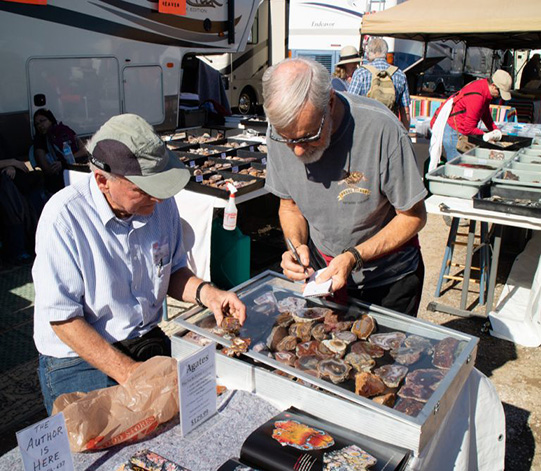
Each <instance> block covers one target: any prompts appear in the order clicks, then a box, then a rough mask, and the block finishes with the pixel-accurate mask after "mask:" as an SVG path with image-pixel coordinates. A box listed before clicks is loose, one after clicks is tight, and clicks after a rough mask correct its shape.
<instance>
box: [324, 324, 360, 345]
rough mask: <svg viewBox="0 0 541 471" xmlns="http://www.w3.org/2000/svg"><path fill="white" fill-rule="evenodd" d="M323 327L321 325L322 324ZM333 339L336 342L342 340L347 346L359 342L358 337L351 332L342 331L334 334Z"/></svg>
mask: <svg viewBox="0 0 541 471" xmlns="http://www.w3.org/2000/svg"><path fill="white" fill-rule="evenodd" d="M320 325H321V324H320ZM332 338H333V339H335V340H341V341H342V342H344V343H345V344H346V345H349V344H350V343H353V342H355V341H356V340H357V336H356V335H355V334H354V333H353V332H351V331H349V330H342V331H340V332H338V331H336V332H333V333H332Z"/></svg>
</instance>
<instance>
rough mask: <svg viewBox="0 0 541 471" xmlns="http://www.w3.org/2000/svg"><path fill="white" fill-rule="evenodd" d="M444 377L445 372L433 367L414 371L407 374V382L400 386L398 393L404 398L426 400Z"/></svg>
mask: <svg viewBox="0 0 541 471" xmlns="http://www.w3.org/2000/svg"><path fill="white" fill-rule="evenodd" d="M443 377H444V373H442V372H441V371H440V370H436V369H432V368H428V369H420V370H415V371H412V372H411V373H409V374H408V375H407V376H406V383H405V384H404V386H402V387H401V388H400V391H398V395H399V396H400V397H403V398H404V399H414V400H416V401H421V402H426V401H428V399H430V396H431V395H432V393H433V392H434V391H435V390H436V388H437V387H438V385H439V384H440V382H441V380H442V379H443Z"/></svg>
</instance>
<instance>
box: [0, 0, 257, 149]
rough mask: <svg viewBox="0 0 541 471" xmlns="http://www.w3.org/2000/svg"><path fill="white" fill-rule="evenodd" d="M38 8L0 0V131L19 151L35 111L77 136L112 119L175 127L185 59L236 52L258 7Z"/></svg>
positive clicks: (190, 2) (211, 0)
mask: <svg viewBox="0 0 541 471" xmlns="http://www.w3.org/2000/svg"><path fill="white" fill-rule="evenodd" d="M21 1H22V0H21ZM44 3H46V4H45V5H33V4H27V3H19V2H18V1H17V0H14V1H9V2H6V1H0V24H1V25H2V37H1V39H0V42H1V45H2V47H1V51H2V52H1V58H2V74H1V76H0V133H1V134H2V135H3V136H4V137H6V138H7V137H9V139H10V141H11V142H13V143H14V144H17V146H18V148H17V150H19V151H20V150H21V148H23V146H26V147H25V148H28V144H29V142H30V133H31V132H32V127H31V117H32V116H33V113H34V111H35V110H36V109H38V108H42V107H46V108H49V109H51V111H53V113H54V114H55V115H56V117H57V119H58V120H61V121H64V122H65V123H67V124H69V126H70V127H72V128H73V129H74V130H75V131H76V132H77V133H78V134H80V135H82V136H85V135H89V134H91V133H93V132H94V131H95V130H96V129H98V128H99V126H101V124H103V123H104V122H105V121H106V120H107V119H109V118H110V117H111V116H114V115H116V114H120V113H137V114H139V115H141V116H143V117H144V118H145V119H146V120H147V121H149V122H150V123H151V124H153V125H154V126H155V127H156V128H157V129H158V130H163V131H165V130H173V129H175V128H176V127H177V124H178V108H179V94H180V84H181V79H182V69H181V64H182V59H183V57H184V56H185V55H186V54H189V53H193V54H199V53H206V52H211V51H212V52H216V53H223V52H238V51H241V50H242V49H243V48H244V47H245V46H246V43H247V41H248V37H249V35H250V32H251V28H252V23H253V20H254V16H255V14H256V12H257V8H258V5H259V1H258V0H235V1H233V0H230V1H228V2H221V1H217V0H186V14H185V15H182V16H179V15H172V14H164V13H160V12H159V11H158V2H157V1H156V0H154V1H152V0H79V1H76V2H74V1H73V0H47V1H46V2H44ZM17 146H16V147H17Z"/></svg>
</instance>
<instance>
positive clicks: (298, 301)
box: [278, 296, 306, 312]
mask: <svg viewBox="0 0 541 471" xmlns="http://www.w3.org/2000/svg"><path fill="white" fill-rule="evenodd" d="M305 307H306V299H302V298H297V297H296V296H288V297H287V298H284V299H282V300H280V301H278V310H279V311H280V312H295V311H299V310H301V309H304V308H305Z"/></svg>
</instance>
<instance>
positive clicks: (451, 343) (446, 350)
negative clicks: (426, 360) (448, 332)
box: [432, 337, 458, 369]
mask: <svg viewBox="0 0 541 471" xmlns="http://www.w3.org/2000/svg"><path fill="white" fill-rule="evenodd" d="M457 348H458V340H457V339H454V338H453V337H446V338H444V339H443V340H440V341H439V342H438V343H437V344H436V345H434V356H433V357H432V364H433V365H434V366H435V367H436V368H441V369H449V368H451V366H452V365H453V363H454V361H455V353H456V351H457Z"/></svg>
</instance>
